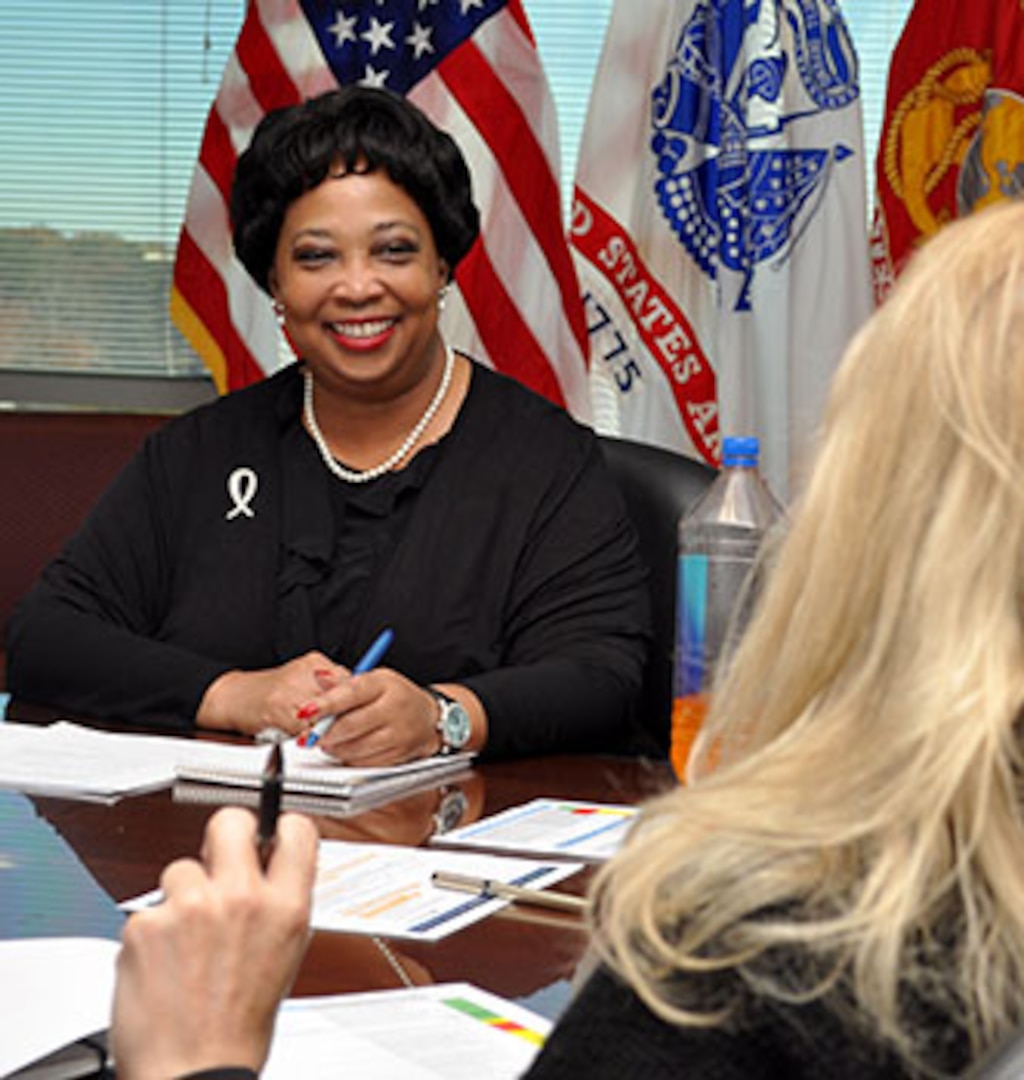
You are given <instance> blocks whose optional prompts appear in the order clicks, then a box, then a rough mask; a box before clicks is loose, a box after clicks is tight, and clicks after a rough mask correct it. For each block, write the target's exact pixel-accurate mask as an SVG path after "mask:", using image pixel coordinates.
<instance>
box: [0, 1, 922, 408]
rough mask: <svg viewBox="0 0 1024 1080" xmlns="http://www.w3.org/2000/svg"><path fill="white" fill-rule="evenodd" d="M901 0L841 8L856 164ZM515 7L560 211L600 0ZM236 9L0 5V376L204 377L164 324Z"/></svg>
mask: <svg viewBox="0 0 1024 1080" xmlns="http://www.w3.org/2000/svg"><path fill="white" fill-rule="evenodd" d="M630 2H638V3H639V2H644V0H630ZM910 5H911V0H847V3H846V4H845V6H844V13H845V14H846V18H847V20H848V22H849V23H850V26H851V30H852V33H853V35H854V40H855V43H856V45H857V48H858V52H859V55H860V63H861V84H862V92H863V100H864V114H865V128H866V142H865V147H866V150H867V155H868V161H869V162H872V161H873V160H874V152H875V146H876V144H877V132H878V128H879V126H880V123H881V117H882V110H883V105H884V98H885V80H886V75H887V71H888V61H889V55H890V52H891V49H892V46H893V43H894V42H895V40H896V38H897V37H898V35H899V32H900V30H901V29H902V26H903V22H904V21H905V18H906V14H907V12H908V10H909V8H910ZM525 6H526V9H527V14H528V16H529V18H530V21H531V24H532V25H533V28H534V32H535V35H536V37H537V43H538V48H539V50H540V53H541V56H542V59H543V61H544V65H545V68H546V71H547V73H548V78H549V80H550V82H551V87H552V92H553V95H554V98H555V106H556V110H557V112H558V117H559V124H560V142H561V154H562V177H561V179H562V188H563V193H564V197H565V204H566V212H568V206H569V198H570V194H571V190H572V181H573V175H574V172H575V163H576V158H577V154H578V151H579V141H580V137H581V134H582V130H583V125H584V120H585V116H586V110H587V105H588V102H589V94H590V86H591V83H592V80H593V76H594V72H595V70H596V67H597V62H598V58H599V56H600V52H601V46H602V44H603V40H604V34H605V29H606V26H607V22H608V17H609V13H610V11H611V6H612V0H525ZM244 7H245V4H244V0H134V2H133V3H130V4H128V3H124V0H92V2H91V3H89V4H82V3H81V0H46V2H45V3H36V4H3V5H0V160H2V161H3V169H0V371H13V372H18V371H28V372H75V373H83V372H88V373H92V374H99V375H103V374H118V375H140V376H161V377H166V376H172V377H173V376H178V375H186V376H195V375H196V374H201V373H202V369H201V367H200V365H199V364H198V362H197V361H196V359H195V357H194V355H193V354H192V352H191V350H190V349H189V347H188V346H187V344H186V343H185V342H184V341H183V339H182V338H181V337H180V336H179V335H178V332H177V330H176V329H175V328H174V327H173V326H172V324H171V322H170V319H169V317H168V315H167V296H168V292H169V288H170V278H171V272H172V268H173V258H174V245H175V243H176V241H177V235H178V228H179V225H180V222H181V218H182V214H183V212H184V207H185V201H186V197H187V193H188V186H189V182H190V179H191V175H192V169H193V165H194V163H195V158H196V154H197V152H198V148H199V143H200V139H201V137H202V132H203V126H204V124H205V122H206V116H207V113H208V111H209V107H210V103H211V101H212V100H213V97H214V95H215V93H216V91H217V87H218V84H219V81H220V77H221V72H222V70H223V67H224V63H225V60H226V58H227V57H228V55H229V54H230V52H231V50H232V48H233V46H234V42H235V38H236V36H237V33H238V28H239V27H240V25H241V22H242V17H243V14H244ZM872 187H873V183H872V182H871V178H870V177H869V184H868V190H869V191H870V190H871V189H872ZM98 381H99V380H98ZM98 392H99V391H98Z"/></svg>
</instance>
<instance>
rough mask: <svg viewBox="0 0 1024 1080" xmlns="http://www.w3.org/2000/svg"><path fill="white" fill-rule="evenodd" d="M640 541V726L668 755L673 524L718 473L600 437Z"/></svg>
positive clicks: (644, 447) (654, 448)
mask: <svg viewBox="0 0 1024 1080" xmlns="http://www.w3.org/2000/svg"><path fill="white" fill-rule="evenodd" d="M600 442H601V447H602V449H603V450H604V456H605V460H606V461H607V462H608V467H609V468H610V469H611V472H612V475H613V476H614V477H615V479H616V481H617V483H618V485H619V488H620V490H621V491H622V495H623V498H624V499H625V501H626V507H627V509H628V510H629V514H630V517H631V518H632V520H633V524H634V526H635V528H636V531H637V533H638V534H639V537H640V553H641V555H642V556H643V558H644V561H645V562H646V563H647V566H648V569H649V571H650V578H649V583H650V591H651V613H652V623H653V628H654V643H653V646H652V650H651V655H650V658H649V659H648V663H647V671H646V672H645V674H644V686H643V698H642V703H641V709H642V712H641V716H642V718H643V723H644V727H645V728H646V730H647V731H648V732H649V733H650V734H651V736H652V737H653V738H654V740H655V742H656V744H657V746H658V747H659V749H661V751H662V752H663V753H665V754H666V755H667V754H668V749H669V739H670V737H671V731H672V668H673V654H674V646H675V625H676V561H677V550H676V549H677V525H678V522H679V518H680V517H681V516H682V515H683V513H685V512H686V511H687V510H688V509H689V508H690V506H692V505H693V503H694V501H695V500H696V499H697V498H698V496H700V495H702V494H703V493H704V492H705V491H706V490H707V488H708V485H709V484H710V483H711V481H712V480H714V478H715V476H717V473H716V471H715V470H714V469H712V468H711V467H710V466H708V465H703V464H701V463H700V462H699V461H694V460H693V459H692V458H688V457H684V456H683V455H682V454H677V453H675V452H674V451H672V450H665V449H662V448H661V447H657V446H649V445H648V444H646V443H638V442H630V441H628V440H625V439H615V438H612V437H611V436H607V435H602V436H601V437H600Z"/></svg>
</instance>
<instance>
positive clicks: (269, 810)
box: [257, 743, 284, 870]
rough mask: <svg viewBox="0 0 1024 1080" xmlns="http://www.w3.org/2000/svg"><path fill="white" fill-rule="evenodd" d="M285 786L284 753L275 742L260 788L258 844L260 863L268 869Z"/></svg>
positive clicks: (268, 757) (268, 756)
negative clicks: (282, 790) (282, 791)
mask: <svg viewBox="0 0 1024 1080" xmlns="http://www.w3.org/2000/svg"><path fill="white" fill-rule="evenodd" d="M283 786H284V753H283V752H282V750H281V744H280V743H274V745H273V746H272V747H271V748H270V753H269V754H268V755H267V764H266V767H265V768H264V769H263V786H262V787H261V789H260V821H259V837H258V841H257V843H258V846H259V854H260V863H261V865H262V866H263V869H264V870H266V868H267V863H268V862H269V861H270V855H271V852H272V851H273V850H274V839H275V837H276V836H277V818H278V815H279V814H280V813H281V789H282V787H283Z"/></svg>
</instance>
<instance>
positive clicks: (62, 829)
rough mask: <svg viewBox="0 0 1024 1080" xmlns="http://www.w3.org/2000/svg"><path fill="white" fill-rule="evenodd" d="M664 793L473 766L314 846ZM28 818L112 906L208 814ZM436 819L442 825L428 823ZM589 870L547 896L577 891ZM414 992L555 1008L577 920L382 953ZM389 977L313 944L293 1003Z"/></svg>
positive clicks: (642, 767) (595, 768)
mask: <svg viewBox="0 0 1024 1080" xmlns="http://www.w3.org/2000/svg"><path fill="white" fill-rule="evenodd" d="M7 715H8V717H9V718H10V719H12V720H21V721H29V722H44V721H47V720H49V719H52V718H53V714H52V713H48V712H47V711H46V710H40V709H36V708H33V707H31V706H26V705H22V704H20V703H17V702H12V703H11V704H10V706H9V708H8V713H7ZM673 783H674V781H673V779H672V775H671V772H670V770H669V766H668V764H667V763H665V762H660V761H645V760H642V759H635V758H618V757H601V756H561V757H545V758H530V759H523V760H518V761H512V762H494V763H485V764H481V765H477V766H475V767H474V768H473V770H472V771H471V772H469V773H467V774H463V775H462V776H460V777H459V778H458V779H456V780H453V781H451V782H449V783H447V784H439V785H438V787H437V788H435V789H431V790H427V791H419V792H417V793H416V794H414V795H410V796H407V797H405V798H402V799H399V800H396V801H395V802H393V803H389V804H388V805H386V806H384V807H379V808H376V809H373V810H369V811H367V812H366V813H363V814H361V815H359V816H357V817H349V818H330V817H317V818H315V820H316V823H317V826H318V828H319V829H320V832H321V835H322V836H323V837H325V838H334V839H344V840H368V841H373V842H376V843H398V844H408V845H420V844H424V843H426V842H427V840H428V839H429V838H430V836H431V835H432V834H433V833H434V832H435V830H437V829H439V828H442V829H443V828H444V827H453V826H454V825H455V824H468V823H469V822H470V821H474V820H477V819H478V818H481V817H484V816H486V815H489V814H494V813H497V812H498V811H499V810H504V809H505V808H506V807H509V806H514V805H516V804H518V803H522V802H526V801H527V800H529V799H532V798H536V797H538V796H548V797H556V798H565V799H585V800H595V801H600V802H615V803H630V804H633V803H637V802H640V801H642V800H643V799H645V798H647V797H649V796H651V795H653V794H656V793H658V792H660V791H664V790H666V789H667V788H669V787H670V786H672V784H673ZM32 802H33V803H34V805H35V807H36V810H37V812H38V813H39V814H40V815H41V816H42V817H43V818H45V819H46V821H48V822H49V823H50V824H51V825H52V826H53V827H54V828H55V829H56V830H57V832H58V833H59V834H60V835H61V837H63V839H64V840H65V841H66V842H67V843H68V844H69V845H70V846H71V847H72V848H73V849H74V851H75V853H76V854H77V856H78V858H79V859H80V860H81V861H82V862H83V863H84V865H85V866H86V868H87V869H88V870H89V871H90V873H91V874H92V876H93V877H94V878H95V879H96V881H97V882H98V883H99V884H100V885H101V886H102V887H103V889H105V890H106V891H107V892H108V893H109V894H110V895H111V896H112V897H113V898H114V899H115V900H117V901H121V900H125V899H127V898H129V897H132V896H137V895H139V894H141V893H143V892H146V891H148V890H149V889H152V888H154V887H156V885H157V882H158V879H159V876H160V871H161V870H162V869H163V867H164V866H165V865H166V864H167V863H169V862H170V861H172V860H173V859H175V858H178V857H180V856H183V855H190V856H191V855H195V853H196V852H197V851H198V850H199V844H200V841H201V838H202V832H203V827H204V825H205V822H206V819H207V818H208V817H209V816H210V814H211V813H213V811H214V810H215V809H216V807H213V806H205V805H194V804H189V803H184V802H180V801H175V800H174V798H173V796H172V792H171V791H170V790H163V791H159V792H153V793H150V794H146V795H138V796H133V797H128V798H125V799H122V800H121V801H119V802H117V803H115V804H114V805H111V806H107V805H99V804H95V803H88V802H81V801H73V800H68V799H55V798H42V797H35V796H33V797H32ZM442 820H443V824H440V822H441V821H442ZM589 877H590V871H586V870H585V871H583V872H582V873H580V874H577V875H575V876H574V877H571V878H569V879H567V880H566V881H565V882H564V883H562V884H561V885H559V886H557V888H560V889H563V890H564V891H566V892H575V893H581V892H583V891H584V890H585V888H586V885H587V882H588V880H589ZM389 946H390V948H391V951H392V953H393V954H394V956H395V957H396V959H397V960H398V962H399V963H400V964H401V966H402V967H403V968H404V970H405V971H406V972H407V973H408V975H409V976H410V977H411V979H412V981H413V982H415V983H417V984H427V983H435V982H437V983H439V982H453V981H460V980H465V981H468V982H471V983H475V984H476V985H477V986H480V987H482V988H483V989H486V990H490V991H491V992H493V993H496V994H500V995H501V996H503V997H506V998H511V999H513V1000H521V999H526V998H532V997H533V996H534V995H538V994H539V995H541V996H542V997H543V995H544V992H545V991H548V992H549V993H550V994H551V995H552V997H553V998H555V999H564V997H565V996H566V995H565V994H564V992H563V990H564V986H565V981H566V980H569V979H571V978H572V976H573V974H574V972H575V970H576V966H577V964H578V962H579V960H580V958H581V956H582V955H583V952H584V949H585V946H586V933H585V930H584V928H583V923H582V922H581V920H580V919H579V918H578V917H576V916H574V915H571V914H570V915H567V914H562V913H559V912H555V911H549V910H547V909H540V908H531V907H527V906H517V905H510V906H508V907H507V908H505V909H504V910H503V911H502V912H501V913H500V914H498V915H495V916H492V917H490V918H488V919H485V920H483V921H482V922H479V923H476V924H474V925H473V926H470V927H468V928H466V929H464V930H461V931H459V932H457V933H455V934H452V935H451V936H449V937H447V938H445V939H444V940H442V941H440V942H436V943H432V944H423V943H409V942H405V941H391V942H389ZM399 985H401V981H400V978H399V976H398V974H397V973H396V972H395V970H394V969H393V967H392V966H391V965H390V963H389V962H388V960H387V958H386V957H385V956H384V954H383V952H382V951H381V950H380V949H379V948H378V947H377V946H376V944H375V943H374V941H373V940H372V939H371V938H369V937H365V936H358V935H347V934H337V933H325V932H320V933H316V934H315V935H314V936H313V940H312V942H311V944H310V948H309V951H308V953H307V955H306V958H305V961H304V963H303V966H302V969H301V971H300V973H299V977H298V981H297V983H296V986H295V989H294V993H295V994H297V995H309V994H332V993H345V992H352V991H360V990H374V989H391V988H395V987H397V986H399Z"/></svg>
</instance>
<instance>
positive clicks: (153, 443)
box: [8, 436, 228, 726]
mask: <svg viewBox="0 0 1024 1080" xmlns="http://www.w3.org/2000/svg"><path fill="white" fill-rule="evenodd" d="M168 495H169V482H168V479H167V477H166V471H165V469H164V468H163V467H162V456H161V452H160V443H159V436H157V437H155V438H153V437H151V438H150V439H149V440H148V441H147V442H146V443H145V444H144V446H143V448H142V449H141V450H140V451H139V453H138V455H137V456H136V457H135V458H134V459H133V460H132V461H131V462H130V463H129V464H128V465H127V466H126V468H125V469H124V470H123V471H122V473H121V474H120V476H119V477H118V478H117V479H116V480H115V481H114V483H113V484H112V485H111V487H110V488H109V489H108V490H107V491H106V492H105V494H104V495H103V496H102V497H101V499H100V500H99V502H98V503H97V504H96V507H95V508H94V510H93V511H92V513H91V514H90V515H89V517H88V518H87V519H86V521H85V523H84V524H83V525H82V527H81V528H80V529H79V531H78V532H77V533H76V535H75V536H74V537H73V538H72V540H71V541H70V543H69V544H68V546H67V547H66V548H65V550H64V551H63V552H62V553H61V554H60V555H59V556H58V557H57V558H56V559H55V560H54V561H53V562H52V563H51V564H50V565H49V566H48V567H47V568H46V570H45V571H44V572H43V574H42V576H41V578H40V580H39V581H38V582H37V584H36V585H35V586H34V588H33V589H32V590H31V592H30V593H29V594H28V596H26V597H25V599H24V600H23V601H22V602H21V604H20V605H19V606H18V608H17V609H16V611H15V614H14V616H13V618H12V620H11V623H10V628H9V633H8V648H9V660H8V683H9V688H10V690H11V691H12V693H14V694H15V695H16V696H18V697H20V698H23V699H24V700H27V701H33V702H36V703H39V704H45V705H52V706H57V707H60V708H64V709H67V710H69V711H71V712H76V713H79V714H81V715H85V716H90V715H91V716H106V717H116V718H126V719H137V720H139V721H140V722H147V723H154V722H156V723H164V724H172V725H175V726H185V725H188V724H189V722H190V721H191V719H192V718H193V717H194V715H195V711H196V709H197V707H198V705H199V702H200V700H201V699H202V695H203V693H204V692H205V689H206V687H207V686H208V685H209V683H210V682H211V681H212V680H213V679H214V678H216V677H217V676H218V675H219V674H221V673H222V672H223V671H225V670H227V668H228V665H225V664H222V663H217V662H213V661H211V660H209V659H207V658H205V657H203V656H200V655H197V654H195V653H192V652H190V651H188V650H187V649H183V648H180V647H178V646H174V645H170V644H167V643H165V642H161V641H160V625H161V620H162V618H163V613H164V611H165V609H166V605H167V595H168V592H169V589H170V587H171V575H172V573H173V567H172V558H171V548H172V539H171V533H170V527H169V523H168V516H167V513H166V508H167V506H168V505H169V502H170V500H169V498H168Z"/></svg>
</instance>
